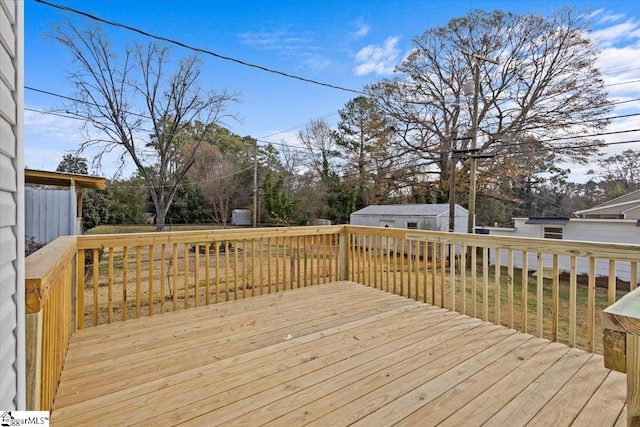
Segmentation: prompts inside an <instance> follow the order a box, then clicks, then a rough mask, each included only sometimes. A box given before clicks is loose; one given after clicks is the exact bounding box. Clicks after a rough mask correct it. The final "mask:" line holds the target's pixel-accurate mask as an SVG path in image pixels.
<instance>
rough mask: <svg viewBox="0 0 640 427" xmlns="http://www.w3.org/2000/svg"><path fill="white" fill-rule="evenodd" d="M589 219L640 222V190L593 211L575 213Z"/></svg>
mask: <svg viewBox="0 0 640 427" xmlns="http://www.w3.org/2000/svg"><path fill="white" fill-rule="evenodd" d="M574 214H575V215H576V216H577V217H579V218H588V219H637V220H638V221H640V190H636V191H632V192H631V193H628V194H625V195H624V196H621V197H617V198H615V199H613V200H609V201H608V202H605V203H601V204H599V205H597V206H594V207H592V208H591V209H585V210H582V211H577V212H574Z"/></svg>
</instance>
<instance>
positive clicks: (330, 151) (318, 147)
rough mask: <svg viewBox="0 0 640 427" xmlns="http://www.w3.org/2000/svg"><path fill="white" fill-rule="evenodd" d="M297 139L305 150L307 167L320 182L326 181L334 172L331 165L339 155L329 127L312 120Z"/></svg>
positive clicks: (317, 120)
mask: <svg viewBox="0 0 640 427" xmlns="http://www.w3.org/2000/svg"><path fill="white" fill-rule="evenodd" d="M298 138H299V139H300V142H302V145H303V146H304V148H305V149H306V150H307V153H308V156H309V157H308V162H309V166H310V167H311V169H313V170H314V171H315V172H316V173H317V174H318V176H319V177H320V180H321V181H326V180H327V179H328V178H329V175H330V174H331V172H334V171H333V170H332V166H333V164H332V163H333V162H334V161H335V158H336V157H337V156H338V154H339V153H338V151H337V146H336V142H335V139H334V137H333V133H332V132H331V127H330V126H329V124H328V123H327V122H326V121H324V120H322V119H313V120H311V121H309V123H308V124H307V126H306V127H305V129H304V130H302V131H300V132H299V134H298Z"/></svg>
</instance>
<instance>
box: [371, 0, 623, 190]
mask: <svg viewBox="0 0 640 427" xmlns="http://www.w3.org/2000/svg"><path fill="white" fill-rule="evenodd" d="M587 26H588V23H587V22H585V21H584V20H583V15H579V14H577V13H576V12H574V11H572V10H569V9H562V10H560V11H558V12H556V13H554V14H552V15H550V16H540V15H535V14H531V15H526V16H523V15H516V14H512V13H505V12H501V11H494V12H491V13H490V12H485V11H481V10H474V11H472V12H470V13H469V14H468V15H466V16H464V17H461V18H456V19H453V20H451V21H450V22H449V23H448V25H447V26H445V27H441V28H433V29H430V30H427V31H426V32H425V33H424V34H422V35H421V36H419V37H416V38H415V39H414V45H415V48H414V49H413V51H412V52H411V53H410V54H409V55H408V56H407V57H406V59H405V60H404V61H403V63H402V64H401V65H400V66H399V67H398V69H397V73H398V77H397V78H395V79H392V80H385V81H383V82H381V83H379V84H376V85H373V86H372V87H370V88H369V91H370V93H371V96H374V97H375V98H376V99H377V101H378V103H379V105H380V106H381V108H383V109H384V110H385V111H386V112H387V114H389V116H390V118H392V119H393V121H394V128H395V129H396V132H397V134H398V136H400V137H401V147H402V149H403V150H404V151H405V152H406V153H413V154H414V156H415V157H416V158H417V163H416V169H414V170H413V171H412V172H413V173H415V172H418V173H422V174H424V175H425V176H432V177H433V179H429V181H430V182H432V183H433V185H432V187H431V189H432V191H433V192H434V193H436V194H437V196H438V197H439V198H440V199H446V198H447V193H448V181H449V173H448V171H449V170H450V169H451V168H450V163H449V162H450V161H454V162H456V165H457V166H458V171H459V174H460V175H462V176H463V179H461V180H460V183H464V179H465V178H464V177H466V176H467V175H468V171H469V164H470V162H469V158H470V157H471V156H475V155H478V154H491V155H493V156H494V158H493V159H488V160H483V161H482V162H480V163H479V168H480V169H481V170H482V171H483V172H484V173H483V174H482V177H483V182H482V183H481V184H483V185H485V186H486V185H488V184H490V183H491V182H499V181H501V179H502V177H505V176H510V177H512V178H514V179H518V178H524V177H527V176H531V175H534V174H537V173H540V172H545V171H548V170H549V168H550V166H551V165H553V164H555V163H557V162H559V161H563V160H564V161H567V160H570V161H574V162H584V161H586V160H587V159H588V158H589V157H590V156H591V155H593V154H594V153H595V152H596V151H597V149H598V144H599V143H600V142H601V141H599V140H598V138H597V137H590V136H589V135H590V134H593V133H597V131H598V130H600V129H602V128H604V127H605V126H606V125H607V123H608V122H607V120H605V119H603V117H604V116H605V114H606V113H607V112H609V111H610V109H611V107H610V104H609V103H608V101H607V99H606V91H605V88H604V82H603V80H602V78H601V76H600V72H599V70H598V69H597V68H596V64H595V60H596V57H597V54H598V51H597V49H596V47H595V45H594V43H593V42H592V41H591V39H589V36H588V32H587V31H586V28H587ZM482 58H489V59H491V60H492V61H487V60H484V59H482ZM494 61H497V62H498V63H494ZM476 67H477V68H476ZM476 71H477V74H476ZM476 76H477V86H476V87H477V88H478V90H477V92H476V91H475V90H474V89H475V88H474V86H475V77H476ZM465 87H466V88H467V89H471V90H465ZM474 92H475V93H477V94H478V105H477V118H478V120H477V123H478V125H477V127H476V129H477V135H478V144H477V149H478V151H474V152H466V153H464V151H465V150H469V149H470V148H471V147H470V143H469V138H468V137H471V136H472V134H473V133H474V130H476V129H473V113H474V96H473V94H474ZM567 136H569V137H571V139H565V140H561V139H560V138H561V137H567ZM465 137H467V139H464V138H465ZM454 150H458V151H463V153H457V155H452V154H454V153H453V152H454ZM525 157H526V158H527V159H528V160H527V162H523V161H522V160H523V158H525ZM452 159H453V160H452ZM523 163H526V164H527V166H528V167H526V168H525V167H523ZM461 172H466V173H461ZM485 188H488V187H485Z"/></svg>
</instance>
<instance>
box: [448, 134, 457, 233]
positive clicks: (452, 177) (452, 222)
mask: <svg viewBox="0 0 640 427" xmlns="http://www.w3.org/2000/svg"><path fill="white" fill-rule="evenodd" d="M457 137H458V131H457V130H454V131H453V137H452V138H451V144H450V147H449V148H450V151H451V160H450V162H451V170H450V172H449V232H451V233H453V232H454V231H455V226H456V161H457V159H458V157H457V156H456V139H457Z"/></svg>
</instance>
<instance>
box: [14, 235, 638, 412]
mask: <svg viewBox="0 0 640 427" xmlns="http://www.w3.org/2000/svg"><path fill="white" fill-rule="evenodd" d="M52 245H54V246H52ZM63 249H64V250H63ZM41 251H46V252H42V253H41V252H40V251H39V252H37V253H36V254H34V255H32V256H31V257H29V258H28V260H27V277H28V280H27V289H29V287H30V286H31V287H33V286H34V285H33V284H34V283H38V286H37V287H36V288H34V289H37V290H34V291H33V292H32V293H31V294H30V295H31V300H33V296H34V295H35V296H37V298H36V299H37V300H38V302H39V307H38V310H35V309H34V310H33V311H34V314H36V313H40V314H37V317H34V318H33V320H30V321H28V324H33V325H34V326H33V327H30V331H31V332H33V333H35V332H34V331H39V332H37V334H39V335H36V337H33V333H32V334H31V335H32V337H31V338H30V341H29V346H31V347H33V346H35V348H33V349H30V351H32V352H33V353H34V354H42V356H41V358H40V359H41V360H42V361H43V362H42V364H43V367H42V370H41V372H42V374H41V377H44V376H45V375H49V376H50V377H51V378H48V379H47V380H46V381H45V380H44V379H42V380H40V381H41V382H42V383H43V384H44V382H47V384H54V383H55V384H57V378H58V375H59V367H58V366H61V362H62V359H63V355H64V351H66V340H67V339H68V335H65V334H64V333H63V331H73V330H74V328H75V327H77V328H85V327H90V326H93V325H100V324H104V323H112V322H119V321H126V320H128V319H132V318H138V317H142V316H153V315H158V314H162V313H165V312H169V311H175V310H180V309H184V308H188V307H195V306H199V305H206V304H213V303H217V302H221V301H229V300H235V299H241V298H246V297H250V296H254V295H261V294H264V293H271V292H280V291H284V290H287V289H292V288H298V287H304V286H312V285H317V284H321V283H330V282H334V281H337V280H352V281H355V282H359V283H361V284H363V285H366V286H371V287H375V288H378V289H382V290H385V291H388V292H392V293H396V294H399V295H403V296H406V297H409V298H414V299H417V300H421V301H424V302H427V303H430V304H434V305H439V306H442V307H445V308H449V309H451V310H455V311H459V312H462V313H465V314H467V315H470V316H473V317H479V318H482V319H485V320H489V321H492V322H494V323H497V324H502V325H505V326H508V327H511V328H515V329H518V330H521V331H523V332H528V333H531V334H534V335H538V336H542V337H546V338H548V339H550V340H553V341H560V342H565V343H567V344H569V345H572V346H577V347H581V348H584V349H586V350H588V351H597V352H600V351H601V349H602V340H601V339H600V335H599V333H600V331H601V329H602V325H601V317H600V315H599V313H600V312H601V311H602V310H604V309H605V308H606V307H607V306H609V305H611V304H613V303H615V302H616V301H617V300H618V299H619V298H620V297H621V296H622V295H624V294H625V293H627V292H628V291H629V290H633V289H636V288H637V286H638V263H639V262H640V245H622V244H604V243H589V242H568V241H561V240H549V239H518V238H512V237H497V236H486V235H467V234H457V233H442V232H428V231H418V230H403V229H388V228H378V227H358V226H319V227H291V228H272V229H269V228H264V229H230V230H212V231H205V232H203V231H194V232H165V233H141V234H125V235H122V234H121V235H94V236H78V237H75V238H65V239H63V240H61V241H60V242H58V241H56V242H54V243H53V244H50V245H48V246H47V247H45V248H44V249H43V250H41ZM44 253H46V255H43V254H44ZM33 257H36V258H33ZM43 260H44V262H43V263H41V261H43ZM76 261H77V262H76ZM74 263H75V264H74ZM76 266H77V267H76ZM585 266H586V267H585ZM36 268H37V269H36ZM583 268H586V269H587V271H588V274H586V275H581V274H579V271H580V270H581V269H583ZM565 270H566V271H565ZM61 271H64V273H60V272H61ZM53 272H56V273H55V274H54V273H53ZM603 272H604V274H603ZM74 273H75V274H74ZM598 276H602V277H598ZM621 279H623V280H621ZM58 287H60V288H64V289H65V291H63V292H61V294H62V296H60V297H58V296H55V298H62V299H63V302H58V303H55V304H51V306H52V307H56V308H57V309H59V311H58V313H57V314H54V313H49V312H47V310H46V308H45V307H46V306H47V302H46V301H47V300H50V301H53V298H54V295H57V294H55V292H54V291H53V289H55V288H58ZM66 289H68V291H67V290H66ZM75 289H77V293H76V292H75V291H74V290H75ZM29 301H30V299H29V297H28V305H29ZM73 309H75V318H73V314H74V310H73ZM55 316H58V317H57V319H61V320H59V321H61V322H62V321H64V322H67V323H66V324H65V326H64V327H63V328H62V329H60V330H57V329H56V330H51V329H47V326H44V325H48V324H50V323H47V322H51V321H52V320H49V319H48V318H49V317H50V318H51V319H56V318H55ZM45 318H46V319H47V320H45ZM53 321H55V322H57V321H58V320H53ZM40 323H42V325H43V326H42V327H36V325H38V324H40ZM39 343H41V344H39ZM38 345H39V346H41V347H42V349H41V351H40V350H39V349H38V348H37V346H38ZM51 346H54V347H55V348H57V349H56V350H45V347H47V348H48V347H51ZM56 346H57V347H56ZM58 347H60V348H58ZM47 351H48V352H51V351H53V352H54V353H55V354H56V355H57V356H55V357H54V358H53V360H54V361H55V362H56V363H57V364H56V363H53V365H45V362H44V360H45V359H46V357H49V356H46V357H45V356H44V355H45V353H46V352H47ZM47 354H48V353H47ZM34 360H38V358H37V357H36V358H35V359H34ZM47 360H48V359H47ZM46 363H49V362H46ZM54 365H55V366H54ZM47 387H50V386H47ZM53 389H54V391H55V387H54V388H53ZM38 390H39V389H38ZM52 396H53V395H52V394H51V393H49V394H45V393H44V392H42V394H41V396H40V397H38V398H36V399H35V400H34V402H35V406H36V407H40V408H46V407H47V406H46V403H45V402H46V401H48V400H49V399H50V398H52ZM38 399H39V400H38Z"/></svg>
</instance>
